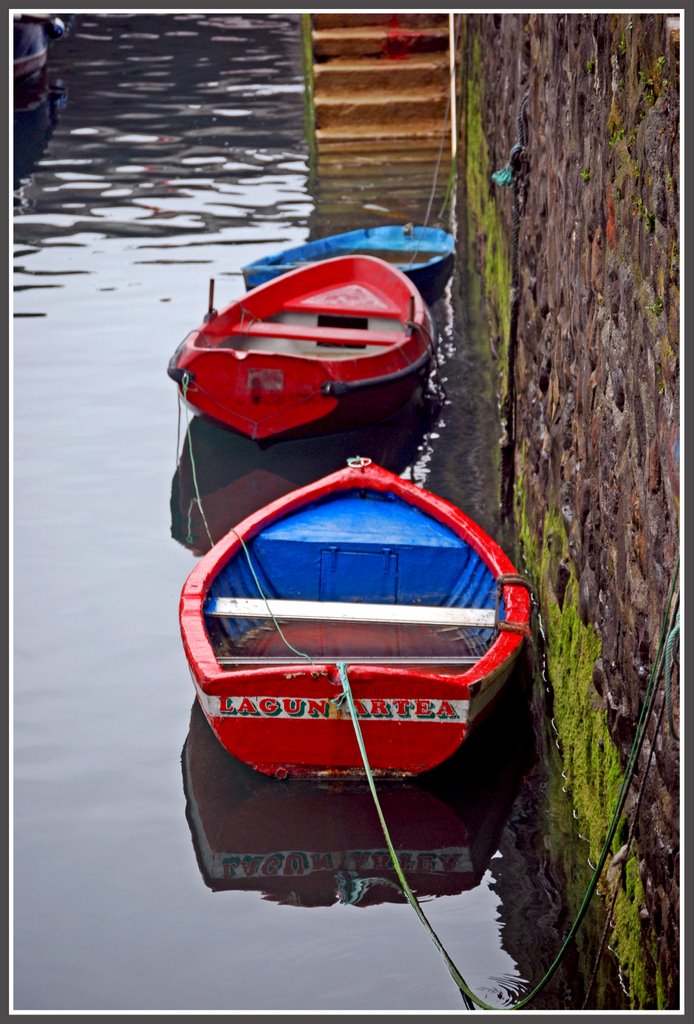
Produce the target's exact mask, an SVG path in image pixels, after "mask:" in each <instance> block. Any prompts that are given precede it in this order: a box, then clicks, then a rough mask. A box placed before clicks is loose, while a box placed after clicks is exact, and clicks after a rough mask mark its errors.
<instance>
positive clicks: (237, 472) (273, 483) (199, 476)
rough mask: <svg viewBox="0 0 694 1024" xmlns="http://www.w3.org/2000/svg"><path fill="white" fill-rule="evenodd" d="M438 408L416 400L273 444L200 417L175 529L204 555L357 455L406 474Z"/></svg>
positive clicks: (178, 480)
mask: <svg viewBox="0 0 694 1024" xmlns="http://www.w3.org/2000/svg"><path fill="white" fill-rule="evenodd" d="M435 414H436V407H435V406H434V405H432V404H431V403H429V402H422V401H419V400H414V401H412V402H410V403H409V404H408V405H407V406H405V407H404V408H403V409H401V410H400V411H399V412H398V413H396V415H395V416H391V417H390V418H389V419H388V420H385V421H383V422H381V423H377V424H375V425H372V426H370V427H364V428H362V429H359V430H345V431H341V432H340V433H338V434H329V435H325V436H322V437H314V438H310V439H303V440H294V441H277V442H275V443H272V444H268V445H262V444H259V443H258V442H257V441H253V440H251V439H250V438H247V437H241V436H239V435H236V434H234V433H233V432H232V431H230V430H227V429H225V428H224V427H223V426H219V425H218V424H216V423H214V422H213V421H212V420H209V419H207V418H206V417H204V416H194V417H192V419H191V420H190V422H189V424H188V427H187V430H186V434H185V437H184V439H183V444H182V447H181V454H180V458H179V461H178V465H177V467H176V472H175V473H174V477H173V480H172V484H171V535H172V536H173V537H174V539H175V540H177V541H178V542H179V543H180V544H183V545H184V546H185V547H188V548H190V549H191V551H193V553H194V554H196V555H202V554H204V553H205V552H206V551H208V550H209V548H210V547H211V546H212V544H213V543H216V542H217V541H218V540H219V539H220V538H221V537H223V536H224V534H225V533H227V531H228V530H229V529H230V528H231V527H232V526H234V525H235V524H236V523H238V522H240V521H241V520H242V519H243V518H245V516H247V515H250V514H251V512H255V511H256V510H257V509H259V508H262V507H263V506H264V505H267V504H268V502H270V501H273V500H274V499H275V498H279V497H281V496H282V495H284V494H287V493H288V492H289V491H291V490H293V489H294V488H295V487H301V486H303V485H304V484H308V483H312V482H313V481H314V480H318V479H320V477H322V476H325V475H326V474H327V473H333V472H335V470H337V469H341V468H342V467H343V466H344V465H345V464H346V460H347V459H348V458H350V457H352V456H354V455H362V456H367V457H368V458H370V459H372V460H373V461H374V462H377V463H379V465H381V466H383V467H384V468H385V469H389V470H390V471H391V472H393V473H398V474H401V473H402V472H403V471H404V470H405V469H406V468H407V467H408V466H411V465H412V464H413V463H414V462H415V460H416V458H417V455H418V451H419V449H420V446H421V445H422V443H423V439H424V437H425V436H426V433H427V431H428V430H430V428H431V423H432V418H433V417H434V416H435ZM196 485H197V491H196ZM198 497H199V499H200V500H199V501H198Z"/></svg>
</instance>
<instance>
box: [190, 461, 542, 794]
mask: <svg viewBox="0 0 694 1024" xmlns="http://www.w3.org/2000/svg"><path fill="white" fill-rule="evenodd" d="M529 617H530V596H529V591H528V587H527V584H526V582H525V580H524V579H523V578H522V577H521V576H519V575H518V573H517V572H516V570H515V569H514V567H513V564H512V563H511V561H510V560H509V558H508V557H507V556H506V555H505V554H504V552H503V551H502V550H501V548H500V547H499V546H498V544H497V543H496V542H495V541H494V540H493V539H492V538H491V537H490V536H488V534H487V533H485V531H484V530H482V529H481V528H480V527H479V526H478V525H477V524H476V523H474V522H473V521H472V520H471V519H469V518H468V517H467V516H466V515H465V514H464V513H463V512H462V511H461V510H460V509H458V508H457V507H455V506H454V505H452V504H451V503H450V502H448V501H446V500H444V499H443V498H440V497H438V496H436V495H434V494H432V493H430V492H429V491H426V490H425V489H424V488H422V487H420V486H418V485H416V484H414V483H412V482H410V481H408V480H404V479H402V478H401V477H399V476H396V475H395V474H393V473H391V472H389V471H388V470H385V469H383V468H382V467H380V466H377V465H375V464H373V463H371V462H370V460H369V459H365V458H354V459H351V460H349V464H348V466H347V467H346V468H344V469H341V470H338V471H337V472H335V473H332V474H330V475H328V476H326V477H323V478H322V479H320V480H317V481H315V482H314V483H312V484H309V485H307V486H305V487H301V488H298V489H297V490H294V491H292V492H290V493H289V494H286V495H284V496H282V497H281V498H279V499H277V500H276V501H274V502H272V503H270V504H269V505H267V506H265V507H264V508H262V509H260V510H259V511H257V512H255V513H253V514H251V515H249V516H248V517H247V518H246V519H244V520H243V521H242V522H241V523H240V524H239V525H238V526H236V527H235V528H233V529H232V530H230V531H229V533H228V534H227V535H226V536H225V537H223V538H222V539H221V540H220V541H218V543H217V544H215V545H214V547H212V548H211V550H210V551H209V552H208V553H207V554H206V555H205V556H204V557H203V558H202V559H201V560H200V562H199V563H198V564H197V566H196V567H195V569H194V570H193V571H192V573H191V574H190V576H189V577H188V579H187V581H186V583H185V585H184V587H183V590H182V594H181V600H180V624H181V633H182V638H183V646H184V650H185V654H186V657H187V660H188V663H189V667H190V670H191V674H192V676H193V682H194V685H195V689H196V693H197V697H198V701H199V703H200V706H201V708H202V710H203V712H204V713H205V716H206V717H207V720H208V722H209V723H210V725H211V727H212V730H213V731H214V733H215V734H216V736H217V738H218V739H219V741H220V742H221V744H222V746H224V747H225V748H226V750H227V751H229V753H231V754H233V755H234V756H235V757H236V758H237V759H238V760H240V761H243V762H244V763H246V764H248V765H250V766H251V767H252V768H254V769H256V770H257V771H259V772H262V773H264V774H267V775H274V776H277V777H279V778H285V777H287V776H295V777H296V776H298V777H307V776H310V777H325V776H329V777H362V776H363V775H364V774H365V763H364V759H363V756H362V752H361V750H360V745H359V742H358V739H357V730H356V729H355V717H354V715H356V722H357V724H358V727H359V730H360V732H361V735H362V737H363V742H364V745H365V750H366V754H367V756H368V762H369V765H370V768H371V770H372V772H373V775H374V776H375V777H390V778H402V777H407V776H412V775H418V774H420V773H422V772H426V771H428V770H430V769H432V768H434V767H436V766H437V765H439V764H441V763H442V762H443V761H445V760H446V759H447V758H449V757H450V756H451V755H452V754H453V753H454V752H455V751H456V750H458V748H459V747H460V745H461V744H462V742H463V741H464V739H465V738H466V736H467V735H468V733H469V732H470V730H472V729H474V728H475V726H476V725H477V724H478V723H479V722H480V721H482V720H483V719H484V718H485V717H486V715H487V714H488V713H489V711H490V710H491V708H492V707H493V705H494V703H495V701H496V699H497V698H498V697H499V695H500V693H501V692H502V688H503V686H504V684H505V682H506V680H507V679H508V677H509V675H510V673H511V670H512V668H513V665H514V663H515V661H516V659H517V657H518V654H519V653H520V650H521V648H522V645H523V641H524V637H525V636H527V635H528V632H529ZM348 688H349V695H348V692H347V691H348ZM350 699H351V701H352V704H353V707H352V708H350V706H349V705H350Z"/></svg>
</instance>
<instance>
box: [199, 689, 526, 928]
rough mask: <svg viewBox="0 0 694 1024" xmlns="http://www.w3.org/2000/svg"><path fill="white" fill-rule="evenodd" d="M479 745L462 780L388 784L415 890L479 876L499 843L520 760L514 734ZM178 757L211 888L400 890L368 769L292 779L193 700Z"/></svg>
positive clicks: (305, 903)
mask: <svg viewBox="0 0 694 1024" xmlns="http://www.w3.org/2000/svg"><path fill="white" fill-rule="evenodd" d="M502 714H503V712H502ZM513 727H514V729H515V734H516V736H517V735H518V733H519V729H518V722H517V721H516V722H514V723H513ZM506 731H507V732H508V731H509V730H508V729H507V730H506ZM520 732H522V729H521V730H520ZM505 739H507V738H506V737H505ZM484 747H485V749H484V750H477V751H475V754H474V755H473V757H472V758H467V759H465V761H464V762H462V761H461V763H460V765H459V767H460V773H461V774H462V775H463V776H464V777H465V778H466V779H467V780H469V784H467V785H465V786H461V785H460V784H459V782H458V780H457V779H456V782H455V785H454V786H451V785H446V784H442V783H443V780H436V781H435V782H433V783H432V784H430V785H428V786H423V785H422V784H421V783H420V781H419V780H417V781H414V780H407V781H403V782H390V783H388V785H386V786H384V787H382V789H381V792H380V794H379V802H380V804H381V808H382V810H383V814H384V816H385V819H386V821H387V823H388V828H389V831H390V834H391V836H392V839H393V843H394V846H395V850H396V853H397V855H398V860H399V861H400V864H401V865H402V866H403V868H404V870H405V873H406V875H407V879H408V882H409V884H410V885H411V887H412V889H413V890H414V891H415V892H416V893H417V896H418V897H419V898H420V899H422V898H432V897H434V898H436V897H439V896H452V895H455V894H457V893H461V892H466V891H468V890H470V889H473V888H475V886H477V885H479V883H480V881H481V880H482V877H483V876H484V873H485V872H486V871H487V870H488V868H489V865H490V862H491V860H492V858H493V857H494V855H495V853H496V852H497V851H498V849H499V841H500V838H501V833H502V831H503V828H504V825H505V824H506V822H507V820H508V817H509V814H510V812H511V808H512V806H513V802H514V800H515V798H516V795H517V793H518V789H519V783H520V779H521V777H522V772H523V769H524V767H525V763H524V762H522V761H521V760H520V759H519V756H518V752H517V743H516V744H515V745H514V742H513V741H512V742H510V743H509V742H505V743H504V745H503V747H502V748H501V749H499V748H498V747H497V744H496V743H491V744H490V743H485V744H484ZM480 754H481V755H482V756H481V757H480V756H476V755H480ZM181 768H182V775H183V789H184V792H185V798H186V818H187V820H188V824H189V827H190V831H191V837H192V840H193V848H194V850H195V854H196V858H197V862H198V867H199V869H200V873H201V875H202V879H203V881H204V883H205V885H206V886H207V887H208V888H209V889H211V890H212V891H213V892H222V891H224V892H228V891H248V892H259V893H262V895H263V898H264V899H267V900H272V901H274V902H277V903H281V904H284V905H285V906H298V907H326V906H332V905H334V904H336V903H343V904H349V905H351V906H357V907H360V908H364V907H368V906H374V905H376V904H382V903H403V902H404V900H405V897H404V895H403V892H402V889H401V886H400V883H399V880H398V877H397V875H396V872H395V868H394V866H393V864H392V861H391V857H390V853H389V851H388V848H387V846H386V843H385V839H384V836H383V831H382V829H381V825H380V822H379V820H378V817H377V815H376V813H375V811H374V805H373V797H372V796H371V792H370V791H369V788H368V786H367V785H366V783H365V782H364V781H363V780H362V781H358V780H351V781H346V782H342V783H340V784H338V785H337V786H336V785H335V783H334V782H333V781H332V780H320V779H311V780H300V779H298V780H294V781H293V782H292V783H290V784H289V785H287V784H283V783H281V782H278V781H277V780H276V779H270V778H267V776H265V775H260V774H259V773H258V772H254V771H253V770H252V769H250V768H249V767H248V766H247V765H244V764H242V763H241V762H240V761H238V760H236V758H234V757H230V756H229V755H228V754H227V753H226V752H225V751H224V750H223V749H222V748H221V746H220V745H219V743H218V742H217V740H216V738H215V736H214V734H213V733H212V731H211V730H210V727H209V725H208V724H207V722H206V721H205V718H204V716H203V714H202V711H201V710H200V708H199V706H198V705H197V704H194V705H193V708H192V712H191V717H190V728H189V730H188V735H187V737H186V741H185V745H184V747H183V752H182V755H181Z"/></svg>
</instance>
